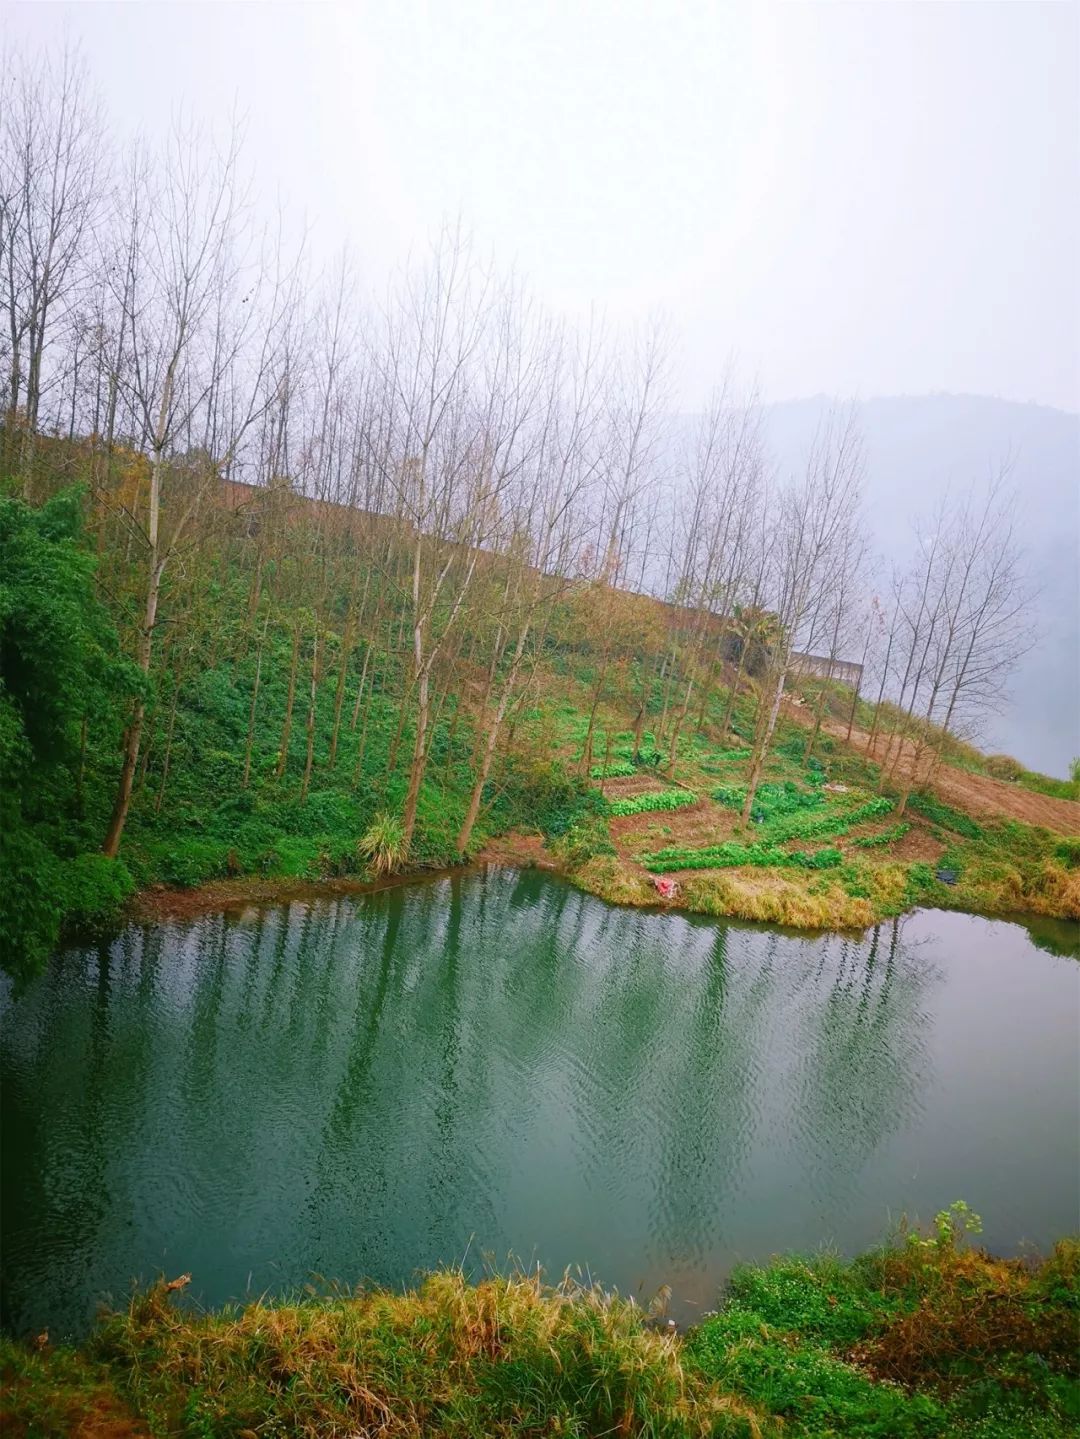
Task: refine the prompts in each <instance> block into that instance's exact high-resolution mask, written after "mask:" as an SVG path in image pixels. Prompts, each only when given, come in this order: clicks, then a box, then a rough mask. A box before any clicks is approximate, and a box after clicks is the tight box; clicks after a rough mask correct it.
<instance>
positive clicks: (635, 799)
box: [608, 789, 697, 818]
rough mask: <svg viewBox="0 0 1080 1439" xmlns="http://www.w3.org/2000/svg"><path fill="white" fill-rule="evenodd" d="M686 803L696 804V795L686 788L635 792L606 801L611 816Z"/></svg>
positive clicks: (648, 811) (679, 806) (650, 811)
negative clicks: (643, 792)
mask: <svg viewBox="0 0 1080 1439" xmlns="http://www.w3.org/2000/svg"><path fill="white" fill-rule="evenodd" d="M688 804H697V795H696V794H694V792H693V790H688V789H664V790H654V791H653V792H652V793H651V794H635V795H631V796H629V797H628V798H626V799H613V800H610V801H609V802H608V813H609V814H610V815H612V816H613V817H616V818H618V817H620V816H625V815H631V814H649V813H652V812H653V811H654V810H655V811H658V812H664V811H666V810H672V809H683V808H684V807H685V806H686V805H688Z"/></svg>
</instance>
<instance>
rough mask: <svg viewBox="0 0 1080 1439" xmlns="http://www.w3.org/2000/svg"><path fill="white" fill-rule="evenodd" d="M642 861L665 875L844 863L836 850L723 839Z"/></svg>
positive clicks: (658, 853) (831, 866) (662, 852)
mask: <svg viewBox="0 0 1080 1439" xmlns="http://www.w3.org/2000/svg"><path fill="white" fill-rule="evenodd" d="M641 862H642V864H644V866H645V868H646V869H648V870H651V871H652V872H653V873H654V874H667V873H670V872H671V871H672V870H679V869H728V868H733V867H736V866H741V865H752V866H757V867H759V868H770V869H836V868H838V867H839V865H840V864H841V863H842V862H843V856H842V855H841V853H840V851H839V850H838V849H831V848H825V849H818V850H813V851H810V852H807V851H805V850H797V849H796V850H787V849H779V848H777V847H776V846H775V845H769V844H740V843H739V842H738V841H737V840H725V841H724V842H723V843H722V844H714V845H707V846H705V847H704V848H701V849H681V848H677V847H670V848H668V849H662V850H657V851H656V853H654V854H643V855H642V856H641Z"/></svg>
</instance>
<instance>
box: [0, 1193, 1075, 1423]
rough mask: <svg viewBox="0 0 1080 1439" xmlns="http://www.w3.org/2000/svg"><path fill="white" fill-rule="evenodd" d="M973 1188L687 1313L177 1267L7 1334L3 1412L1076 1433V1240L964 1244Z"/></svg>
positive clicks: (606, 1299)
mask: <svg viewBox="0 0 1080 1439" xmlns="http://www.w3.org/2000/svg"><path fill="white" fill-rule="evenodd" d="M977 1228H978V1221H977V1219H976V1217H975V1216H972V1215H970V1213H969V1212H968V1211H967V1209H966V1207H965V1206H963V1205H954V1206H952V1209H951V1210H950V1211H947V1212H945V1213H943V1214H942V1215H939V1217H938V1221H937V1225H936V1232H935V1233H934V1234H933V1235H932V1236H930V1237H923V1236H920V1235H911V1236H908V1238H907V1242H899V1241H898V1242H897V1243H895V1244H894V1245H893V1246H891V1247H887V1248H885V1249H881V1250H876V1251H872V1252H870V1253H868V1254H865V1255H863V1256H861V1257H860V1258H858V1259H856V1260H854V1261H852V1262H849V1263H845V1262H843V1261H840V1260H838V1259H835V1258H832V1257H828V1256H819V1257H817V1258H813V1259H809V1260H799V1259H777V1260H774V1261H772V1262H771V1263H770V1264H768V1265H764V1266H758V1267H748V1268H745V1269H743V1270H741V1271H739V1272H738V1273H737V1274H736V1275H735V1277H734V1278H733V1281H732V1284H731V1286H730V1290H729V1293H728V1295H727V1296H726V1298H725V1299H724V1300H723V1302H722V1303H721V1305H720V1308H719V1309H718V1311H717V1312H716V1313H715V1314H714V1315H711V1316H709V1317H707V1318H705V1319H704V1320H703V1321H702V1322H701V1323H700V1324H698V1325H696V1326H695V1327H694V1328H693V1329H691V1330H690V1331H689V1332H688V1333H686V1334H679V1333H677V1332H675V1331H674V1330H672V1329H671V1328H670V1327H669V1325H668V1324H667V1322H666V1321H665V1318H664V1312H663V1310H664V1306H663V1300H662V1298H661V1299H660V1300H659V1301H658V1302H657V1303H655V1304H654V1305H652V1306H651V1307H650V1308H647V1309H645V1310H643V1309H642V1308H641V1307H640V1306H639V1305H636V1304H634V1303H633V1301H628V1300H625V1299H621V1298H619V1297H618V1296H616V1295H613V1294H608V1293H605V1292H604V1291H602V1290H601V1289H600V1288H598V1287H588V1286H582V1285H577V1284H574V1283H572V1282H570V1281H569V1280H566V1281H564V1282H563V1283H562V1284H560V1285H558V1286H556V1287H549V1286H547V1285H545V1284H544V1283H542V1281H541V1277H540V1275H539V1274H538V1273H536V1272H530V1273H529V1274H525V1273H523V1272H520V1271H519V1272H518V1273H517V1274H516V1275H514V1276H511V1277H509V1278H501V1277H488V1278H486V1279H483V1280H481V1281H480V1282H478V1283H475V1284H473V1283H469V1282H468V1281H467V1280H466V1279H465V1278H464V1277H463V1276H462V1274H461V1273H460V1272H459V1271H456V1270H449V1271H442V1272H438V1273H435V1274H432V1275H430V1276H429V1277H427V1278H426V1279H425V1280H424V1281H423V1282H422V1283H421V1284H420V1285H419V1287H417V1288H415V1289H412V1290H409V1291H407V1292H405V1293H392V1292H388V1291H368V1292H357V1293H349V1292H347V1291H346V1292H342V1291H341V1290H340V1289H338V1290H332V1291H330V1292H328V1293H327V1294H325V1295H324V1296H313V1297H310V1298H308V1299H306V1300H304V1301H303V1302H299V1303H297V1302H291V1303H290V1302H280V1303H267V1302H263V1301H259V1302H256V1303H253V1304H249V1305H247V1306H246V1307H244V1308H243V1309H231V1310H225V1311H220V1312H211V1313H207V1314H199V1313H194V1312H192V1311H191V1310H188V1309H185V1308H183V1307H182V1306H180V1305H178V1304H177V1303H176V1300H177V1299H178V1298H180V1297H181V1296H182V1290H183V1288H184V1286H185V1276H180V1277H178V1278H177V1279H176V1280H174V1281H172V1282H171V1283H168V1284H166V1283H159V1284H158V1285H157V1286H156V1287H155V1288H153V1289H151V1290H150V1291H149V1292H146V1293H144V1294H142V1295H140V1296H138V1297H137V1298H136V1299H135V1300H134V1301H133V1302H132V1304H131V1306H130V1308H129V1309H128V1310H127V1311H126V1312H122V1313H118V1314H115V1315H112V1316H111V1317H108V1318H106V1319H105V1320H104V1321H102V1323H101V1324H100V1325H99V1327H98V1329H97V1330H96V1332H95V1333H94V1334H93V1335H92V1336H91V1338H90V1340H89V1341H88V1342H87V1344H86V1345H85V1346H84V1347H83V1348H82V1349H81V1350H79V1351H74V1350H63V1349H61V1350H55V1349H52V1348H51V1347H50V1346H49V1342H48V1336H47V1335H41V1336H39V1337H38V1339H37V1340H36V1341H35V1342H33V1343H30V1344H26V1345H23V1344H18V1343H13V1342H11V1341H9V1340H3V1339H0V1374H2V1377H3V1381H4V1392H5V1397H4V1399H3V1400H2V1401H0V1404H2V1410H0V1418H2V1420H3V1426H4V1432H5V1433H7V1434H10V1435H12V1436H20V1439H21V1436H27V1439H29V1436H31V1435H32V1436H35V1439H50V1436H54V1435H55V1436H60V1435H76V1436H83V1439H90V1436H97V1439H102V1436H111V1439H121V1436H124V1439H141V1436H145V1435H149V1434H150V1433H151V1432H152V1433H153V1434H155V1435H158V1436H172V1435H176V1436H181V1435H194V1434H214V1435H238V1436H239V1435H249V1434H269V1433H274V1434H300V1433H302V1434H307V1435H309V1436H324V1435H325V1436H328V1439H329V1436H332V1435H337V1434H343V1433H350V1434H372V1435H374V1434H379V1435H382V1436H385V1439H420V1436H432V1439H436V1436H446V1439H450V1436H453V1439H467V1436H476V1439H479V1436H481V1435H482V1436H507V1439H509V1436H513V1435H521V1434H526V1433H528V1434H540V1433H545V1434H548V1433H574V1434H578V1435H581V1436H600V1435H607V1434H613V1433H618V1434H621V1435H625V1436H641V1439H645V1436H649V1439H690V1436H707V1435H711V1436H736V1435H738V1436H753V1439H772V1436H779V1435H780V1434H784V1435H794V1436H807V1439H810V1436H818V1435H824V1434H830V1435H837V1436H845V1435H852V1436H857V1435H871V1434H873V1435H883V1434H889V1435H890V1436H896V1439H903V1436H910V1439H915V1436H920V1439H939V1436H940V1439H945V1436H952V1439H962V1436H972V1439H976V1436H978V1439H1006V1436H1008V1439H1023V1436H1032V1439H1035V1436H1039V1439H1057V1436H1062V1439H1064V1436H1065V1435H1067V1434H1071V1433H1075V1429H1074V1428H1073V1419H1074V1418H1075V1410H1076V1400H1075V1394H1076V1378H1077V1375H1078V1373H1080V1362H1078V1355H1077V1350H1076V1344H1075V1324H1076V1310H1077V1306H1078V1304H1080V1284H1078V1275H1080V1267H1078V1255H1080V1250H1078V1246H1077V1244H1076V1242H1075V1241H1062V1242H1061V1243H1059V1244H1058V1245H1057V1246H1056V1247H1055V1249H1054V1251H1053V1254H1052V1255H1051V1256H1050V1257H1049V1258H1048V1259H1045V1260H1043V1261H1040V1262H1030V1261H1029V1262H1025V1261H1020V1260H997V1259H993V1258H991V1257H990V1256H989V1255H987V1254H985V1253H984V1252H982V1251H980V1250H976V1249H973V1248H970V1247H968V1246H967V1244H966V1243H965V1242H964V1237H965V1231H966V1230H968V1229H975V1230H977Z"/></svg>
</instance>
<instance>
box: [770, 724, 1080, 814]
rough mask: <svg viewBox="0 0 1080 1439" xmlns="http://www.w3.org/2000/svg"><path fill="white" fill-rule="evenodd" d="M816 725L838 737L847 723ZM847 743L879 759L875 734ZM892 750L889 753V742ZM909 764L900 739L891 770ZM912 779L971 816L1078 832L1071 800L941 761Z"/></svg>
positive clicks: (860, 734)
mask: <svg viewBox="0 0 1080 1439" xmlns="http://www.w3.org/2000/svg"><path fill="white" fill-rule="evenodd" d="M788 714H789V715H790V716H791V718H792V719H794V720H795V721H796V722H797V723H799V724H803V725H808V724H810V723H811V722H812V718H813V717H812V716H811V715H808V714H807V713H806V711H805V710H804V709H801V708H800V707H799V706H797V705H791V706H788ZM822 728H823V729H826V730H827V731H828V732H829V733H830V734H831V735H833V736H835V737H836V738H837V739H840V740H843V739H844V737H845V735H846V734H847V726H846V725H845V724H841V723H839V722H838V721H835V720H832V721H826V722H825V723H824V724H823V726H822ZM850 743H851V747H852V748H853V749H856V750H859V751H861V753H863V754H865V755H867V756H868V757H869V758H870V759H872V760H876V761H878V762H880V761H881V760H883V759H884V758H885V745H886V743H887V741H886V740H884V739H882V738H881V737H880V736H879V737H878V740H877V743H876V745H875V747H874V748H873V749H871V748H870V736H869V735H868V734H867V733H866V731H865V730H859V729H854V730H852V732H851V741H850ZM893 752H894V754H895V744H894V748H893ZM914 763H915V746H914V744H912V743H911V741H910V740H905V741H904V742H903V748H902V751H901V756H900V760H899V763H898V764H897V774H898V775H900V776H902V777H903V778H905V779H907V778H910V777H911V775H912V770H913V767H914ZM918 782H919V783H920V784H927V785H928V786H929V788H930V789H931V790H933V792H934V793H935V794H937V795H939V796H940V798H941V799H943V800H944V801H945V803H946V804H951V805H952V806H953V807H954V808H955V809H962V810H964V811H965V812H966V813H968V814H971V815H973V816H975V817H976V818H978V817H979V816H980V815H981V816H984V817H986V818H994V819H1018V820H1022V821H1023V823H1024V824H1033V825H1041V826H1042V827H1043V828H1044V829H1051V830H1054V831H1055V832H1056V833H1058V834H1080V803H1078V802H1077V801H1076V800H1071V799H1055V798H1054V797H1053V796H1051V795H1044V794H1034V793H1033V792H1032V791H1031V790H1029V789H1024V788H1023V786H1022V785H1018V784H1009V783H1008V782H1007V781H1006V780H1000V779H991V777H990V776H989V775H987V774H972V773H971V772H970V771H969V770H965V769H958V768H957V767H956V766H955V765H950V764H944V765H941V766H940V767H939V768H938V769H937V770H936V771H935V773H934V774H933V775H932V776H930V777H929V779H928V778H927V777H926V774H925V768H924V765H923V763H922V762H920V766H919V776H918Z"/></svg>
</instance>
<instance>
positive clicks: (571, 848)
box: [551, 814, 615, 869]
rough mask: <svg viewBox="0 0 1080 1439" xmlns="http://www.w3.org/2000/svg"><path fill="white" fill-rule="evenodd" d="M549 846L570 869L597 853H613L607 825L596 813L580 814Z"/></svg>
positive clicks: (586, 861) (592, 857)
mask: <svg viewBox="0 0 1080 1439" xmlns="http://www.w3.org/2000/svg"><path fill="white" fill-rule="evenodd" d="M551 848H552V851H553V853H554V854H556V855H557V856H558V857H559V858H560V859H562V860H565V862H566V864H567V865H568V866H569V867H570V868H571V869H577V868H578V867H579V866H581V865H583V864H588V862H589V860H591V859H595V858H596V857H597V855H609V854H614V853H615V846H614V845H613V844H612V842H611V836H610V835H609V834H608V828H607V825H606V823H605V822H604V820H603V819H602V818H601V816H600V815H596V814H586V815H582V817H581V818H580V819H578V820H575V821H574V823H573V824H572V825H571V826H570V827H569V829H567V830H566V832H565V833H564V834H562V835H560V836H559V837H558V838H557V839H556V840H554V841H553V843H552V846H551Z"/></svg>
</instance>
